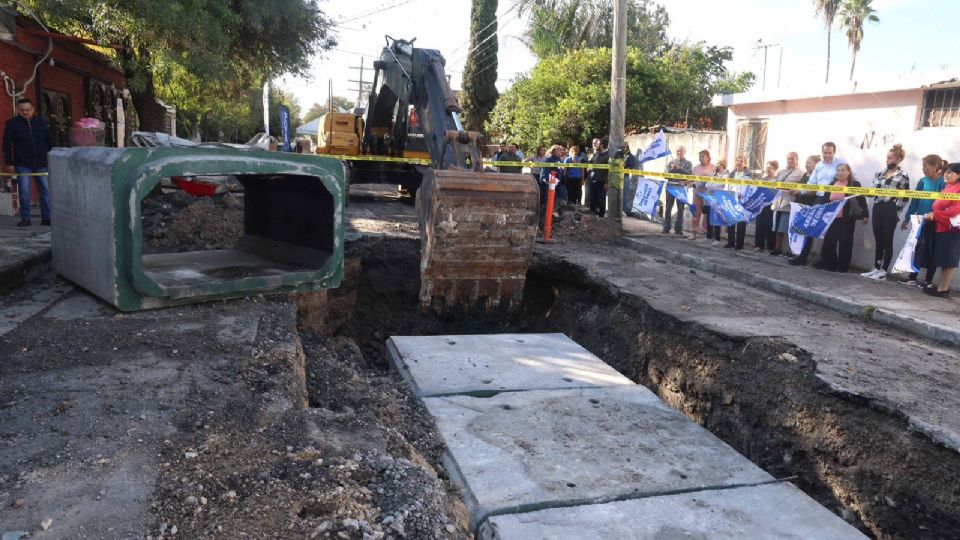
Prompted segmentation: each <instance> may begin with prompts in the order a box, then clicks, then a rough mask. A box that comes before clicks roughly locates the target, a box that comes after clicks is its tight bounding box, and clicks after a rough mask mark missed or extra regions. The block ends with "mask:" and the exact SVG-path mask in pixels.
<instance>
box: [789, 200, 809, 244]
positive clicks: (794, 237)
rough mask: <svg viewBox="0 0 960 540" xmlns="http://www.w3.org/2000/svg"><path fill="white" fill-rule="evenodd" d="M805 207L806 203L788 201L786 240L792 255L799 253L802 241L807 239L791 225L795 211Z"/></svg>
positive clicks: (795, 214)
mask: <svg viewBox="0 0 960 540" xmlns="http://www.w3.org/2000/svg"><path fill="white" fill-rule="evenodd" d="M806 207H807V205H805V204H800V203H795V202H792V203H790V219H789V220H787V224H788V225H789V226H788V227H787V240H788V241H789V243H790V252H791V253H793V254H794V255H799V254H800V252H801V251H803V243H804V242H806V240H807V237H806V236H804V235H802V234H800V231H798V230H797V229H796V228H795V227H793V223H794V221H795V218H796V217H797V213H798V212H799V211H800V210H801V209H803V208H806Z"/></svg>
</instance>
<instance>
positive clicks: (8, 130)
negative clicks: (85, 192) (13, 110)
mask: <svg viewBox="0 0 960 540" xmlns="http://www.w3.org/2000/svg"><path fill="white" fill-rule="evenodd" d="M33 113H34V108H33V102H32V101H30V100H29V99H21V100H20V101H18V102H17V116H14V117H13V118H11V119H10V120H7V123H6V125H5V126H4V128H3V162H4V163H6V165H7V172H10V173H16V174H19V175H21V176H19V177H18V180H19V181H18V183H17V192H18V193H19V195H20V222H19V223H17V226H18V227H28V226H30V178H33V179H34V180H35V181H36V183H37V191H39V192H40V219H41V223H42V224H43V225H50V189H49V184H48V183H47V176H46V172H47V152H49V151H50V149H51V148H52V147H53V136H52V135H51V134H50V127H49V126H47V122H46V121H44V119H43V118H40V117H39V116H34V114H33ZM36 173H44V174H42V175H38V176H32V177H31V176H27V175H28V174H36Z"/></svg>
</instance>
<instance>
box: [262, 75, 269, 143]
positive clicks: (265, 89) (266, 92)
mask: <svg viewBox="0 0 960 540" xmlns="http://www.w3.org/2000/svg"><path fill="white" fill-rule="evenodd" d="M263 132H264V133H266V134H267V135H268V136H269V135H270V81H266V82H264V83H263Z"/></svg>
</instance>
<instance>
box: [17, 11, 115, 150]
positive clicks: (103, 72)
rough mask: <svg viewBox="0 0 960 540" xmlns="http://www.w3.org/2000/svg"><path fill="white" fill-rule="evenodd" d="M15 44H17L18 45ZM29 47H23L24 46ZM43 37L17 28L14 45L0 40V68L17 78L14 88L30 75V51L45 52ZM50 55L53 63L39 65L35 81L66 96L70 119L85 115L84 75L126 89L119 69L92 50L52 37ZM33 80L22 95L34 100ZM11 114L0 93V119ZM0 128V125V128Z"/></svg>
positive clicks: (35, 57) (85, 90) (31, 67)
mask: <svg viewBox="0 0 960 540" xmlns="http://www.w3.org/2000/svg"><path fill="white" fill-rule="evenodd" d="M18 45H19V46H18ZM25 48H26V49H31V50H24V49H25ZM46 48H47V40H46V39H44V38H42V37H39V36H34V35H31V34H28V33H26V32H25V31H23V29H22V28H18V29H17V42H16V44H12V43H8V42H0V58H2V60H0V69H3V71H5V72H6V73H7V75H9V76H11V77H13V78H14V79H15V80H16V81H17V86H18V89H19V88H20V87H22V84H23V83H24V82H25V81H26V80H27V79H29V78H30V75H31V74H32V71H33V65H34V64H35V63H36V62H37V60H39V57H38V56H35V55H34V52H33V51H40V54H41V55H42V54H43V51H46ZM52 58H53V61H54V65H53V66H51V65H50V64H49V61H47V62H46V63H44V64H43V65H41V66H40V72H39V75H38V80H39V83H40V87H42V88H43V89H46V90H54V91H57V92H60V93H63V94H66V95H68V96H70V109H71V115H72V117H73V119H74V120H77V119H79V118H81V117H83V116H84V115H85V114H86V111H85V108H86V107H85V103H86V97H87V89H86V87H85V80H84V77H85V76H89V77H93V78H95V79H99V80H101V81H104V82H106V83H108V84H109V83H113V84H114V85H115V86H116V87H117V88H126V79H125V78H124V76H123V73H121V72H120V71H119V70H117V69H115V68H114V67H112V66H111V65H110V61H109V59H107V58H104V57H102V56H100V55H98V54H96V53H94V52H93V51H89V50H87V49H85V48H84V47H82V46H80V45H76V44H72V43H67V42H63V41H58V40H54V49H53V54H52ZM37 89H38V86H37V81H36V80H35V81H34V83H33V84H31V85H30V87H29V88H28V90H27V94H26V96H25V97H27V98H29V99H30V100H32V101H33V102H34V103H37V102H38V101H39V96H38V94H37V92H38V90H37ZM14 114H15V111H14V107H13V104H12V102H11V99H10V97H9V96H7V95H6V93H3V94H2V95H0V120H2V121H6V120H7V119H8V118H11V117H12V116H13V115H14ZM0 131H2V127H0Z"/></svg>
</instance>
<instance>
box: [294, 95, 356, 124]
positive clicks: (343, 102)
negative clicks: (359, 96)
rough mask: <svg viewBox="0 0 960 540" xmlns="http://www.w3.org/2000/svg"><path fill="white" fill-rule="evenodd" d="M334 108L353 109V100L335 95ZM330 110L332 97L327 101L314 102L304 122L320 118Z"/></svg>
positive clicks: (339, 109) (338, 109)
mask: <svg viewBox="0 0 960 540" xmlns="http://www.w3.org/2000/svg"><path fill="white" fill-rule="evenodd" d="M333 108H334V110H336V111H343V110H347V111H350V110H353V102H352V101H350V100H349V99H347V98H345V97H343V96H333ZM329 111H330V99H329V98H328V99H327V102H326V103H314V104H313V105H311V106H310V110H308V111H307V112H306V114H304V116H303V123H304V124H306V123H307V122H310V121H312V120H315V119H317V118H320V117H321V116H323V115H325V114H327V112H329Z"/></svg>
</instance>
